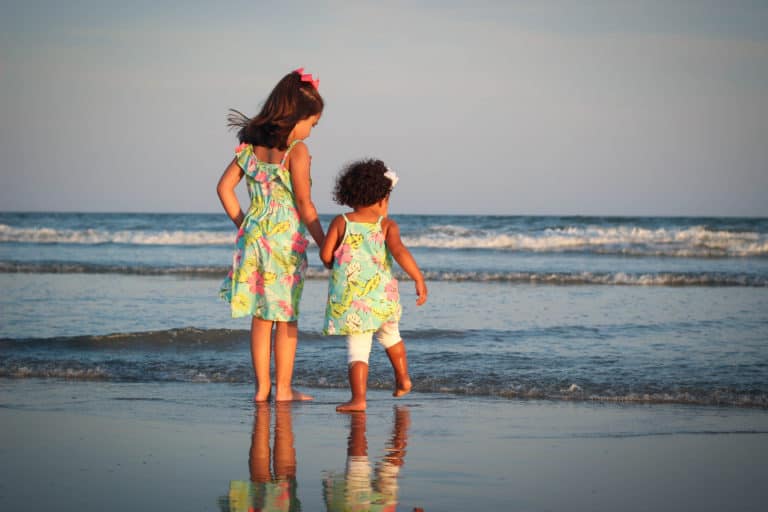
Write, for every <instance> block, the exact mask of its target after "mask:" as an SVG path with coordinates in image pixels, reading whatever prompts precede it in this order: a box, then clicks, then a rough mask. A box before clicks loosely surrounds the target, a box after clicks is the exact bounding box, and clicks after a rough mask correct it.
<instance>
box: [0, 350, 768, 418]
mask: <svg viewBox="0 0 768 512" xmlns="http://www.w3.org/2000/svg"><path fill="white" fill-rule="evenodd" d="M0 378H8V379H62V380H72V381H104V382H164V383H167V382H185V383H199V384H218V383H225V384H249V383H251V382H253V370H252V369H251V367H250V365H249V364H247V363H241V364H229V365H226V366H224V365H215V364H211V363H208V364H200V363H194V362H184V363H180V362H174V361H163V362H156V363H146V362H141V363H140V362H132V361H114V360H112V361H103V362H100V363H98V364H88V363H86V362H82V361H78V360H66V359H65V360H58V361H37V360H34V359H27V360H21V361H12V362H0ZM412 378H413V392H415V393H430V394H438V395H454V396H456V395H459V396H476V397H494V398H502V399H536V400H556V401H591V402H606V403H633V404H688V405H703V406H730V407H753V408H762V409H765V408H768V393H766V392H764V391H759V390H739V389H728V388H716V389H711V388H710V389H707V388H686V389H676V388H675V387H670V388H668V389H659V387H660V386H659V385H654V386H653V387H652V388H651V387H648V388H646V389H644V388H643V387H642V386H637V385H633V386H628V385H621V384H619V385H616V384H612V385H584V384H581V385H579V384H575V383H570V384H569V383H567V382H565V383H563V382H542V381H535V382H534V381H530V382H525V381H522V380H517V381H516V382H514V383H510V382H500V381H499V379H487V380H483V379H477V380H474V381H472V382H467V380H466V379H464V378H462V376H453V375H447V376H444V377H442V378H430V377H421V376H418V375H416V374H412ZM293 381H294V384H295V385H297V386H305V387H309V388H320V389H323V388H325V389H345V388H347V387H348V385H349V384H348V382H347V380H346V374H345V372H343V371H335V369H334V370H332V371H323V370H320V369H317V368H316V369H311V370H307V369H306V367H305V366H297V368H296V370H295V373H294V379H293ZM393 385H394V383H393V382H392V381H391V378H388V377H386V376H384V375H383V374H376V373H374V374H372V376H371V378H370V379H369V383H368V387H369V388H370V389H380V390H391V389H392V387H393Z"/></svg>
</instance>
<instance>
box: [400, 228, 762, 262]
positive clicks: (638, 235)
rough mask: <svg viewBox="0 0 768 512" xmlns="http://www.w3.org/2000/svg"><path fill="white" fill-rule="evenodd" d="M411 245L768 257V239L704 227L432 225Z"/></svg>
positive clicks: (414, 237)
mask: <svg viewBox="0 0 768 512" xmlns="http://www.w3.org/2000/svg"><path fill="white" fill-rule="evenodd" d="M403 241H404V242H405V243H406V245H409V246H411V247H432V248H442V249H497V250H508V251H530V252H591V253H596V254H623V255H630V256H668V257H683V258H691V257H710V258H711V257H734V256H742V257H743V256H766V255H768V236H766V235H764V234H760V233H756V232H735V231H725V230H710V229H707V228H706V227H704V226H694V227H688V228H659V229H648V228H641V227H636V226H616V227H601V226H585V227H565V228H550V229H545V230H542V231H533V232H527V233H500V232H498V231H496V230H487V231H483V230H469V229H466V228H464V227H462V226H453V225H442V226H433V227H432V228H431V229H429V230H428V231H427V232H426V233H421V234H415V235H410V236H406V237H404V240H403Z"/></svg>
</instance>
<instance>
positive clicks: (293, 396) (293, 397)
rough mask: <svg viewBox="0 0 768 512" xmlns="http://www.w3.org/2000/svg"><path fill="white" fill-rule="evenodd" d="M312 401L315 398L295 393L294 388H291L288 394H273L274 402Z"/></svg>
mask: <svg viewBox="0 0 768 512" xmlns="http://www.w3.org/2000/svg"><path fill="white" fill-rule="evenodd" d="M314 399H315V397H313V396H311V395H307V394H305V393H302V392H301V391H297V390H295V389H294V388H291V391H290V392H289V393H281V392H280V391H278V392H277V393H275V402H306V401H309V400H314Z"/></svg>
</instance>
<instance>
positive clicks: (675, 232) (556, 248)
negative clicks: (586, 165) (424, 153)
mask: <svg viewBox="0 0 768 512" xmlns="http://www.w3.org/2000/svg"><path fill="white" fill-rule="evenodd" d="M403 233H404V236H403V241H404V242H405V244H406V245H408V246H410V247H422V248H435V249H493V250H502V251H511V252H536V253H563V252H585V253H592V254H617V255H627V256H664V257H679V258H725V257H764V256H768V235H767V234H765V233H761V232H755V231H730V230H724V229H712V228H709V227H707V226H704V225H699V226H687V227H661V228H657V229H651V228H646V227H640V226H633V225H618V226H599V225H587V226H576V225H574V226H565V227H557V228H554V227H553V228H546V229H523V228H520V231H517V232H515V231H510V227H509V226H495V227H493V228H490V229H483V228H480V227H467V226H460V225H453V224H436V225H427V226H426V227H423V226H419V227H416V228H414V227H409V228H408V229H404V230H403ZM234 239H235V235H234V232H232V231H226V230H222V231H205V230H201V231H193V230H166V231H154V230H141V229H136V230H115V231H110V230H105V229H57V228H52V227H34V228H32V227H14V226H10V225H7V224H0V243H34V244H78V245H101V244H127V245H138V246H221V247H231V246H232V245H233V243H234Z"/></svg>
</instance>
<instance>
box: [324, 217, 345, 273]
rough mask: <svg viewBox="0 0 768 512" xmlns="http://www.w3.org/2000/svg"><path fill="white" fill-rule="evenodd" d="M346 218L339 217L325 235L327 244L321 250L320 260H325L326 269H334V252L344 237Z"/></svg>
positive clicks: (333, 221) (332, 222)
mask: <svg viewBox="0 0 768 512" xmlns="http://www.w3.org/2000/svg"><path fill="white" fill-rule="evenodd" d="M345 227H346V226H345V225H344V217H342V216H341V215H339V216H338V217H336V218H335V219H333V220H332V221H331V225H330V226H328V233H326V234H325V242H323V246H322V247H321V248H320V259H321V260H323V265H325V267H326V268H331V267H333V252H334V251H335V250H336V248H337V247H338V245H339V242H340V241H341V238H342V236H344V228H345Z"/></svg>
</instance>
